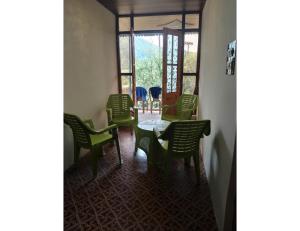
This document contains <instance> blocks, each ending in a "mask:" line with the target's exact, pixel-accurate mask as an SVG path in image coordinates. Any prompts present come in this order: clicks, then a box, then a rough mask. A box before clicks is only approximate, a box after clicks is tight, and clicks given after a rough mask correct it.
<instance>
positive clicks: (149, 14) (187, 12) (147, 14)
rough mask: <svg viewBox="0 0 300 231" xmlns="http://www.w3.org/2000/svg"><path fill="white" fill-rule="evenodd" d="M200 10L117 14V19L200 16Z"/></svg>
mask: <svg viewBox="0 0 300 231" xmlns="http://www.w3.org/2000/svg"><path fill="white" fill-rule="evenodd" d="M200 13H201V10H195V11H175V12H160V13H144V14H119V17H130V16H131V15H132V16H134V17H143V16H160V15H176V14H200Z"/></svg>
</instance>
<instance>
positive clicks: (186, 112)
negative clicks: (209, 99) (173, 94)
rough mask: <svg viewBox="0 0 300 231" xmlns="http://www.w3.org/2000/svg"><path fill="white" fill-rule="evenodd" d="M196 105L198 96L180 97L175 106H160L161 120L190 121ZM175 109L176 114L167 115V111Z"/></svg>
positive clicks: (186, 95)
mask: <svg viewBox="0 0 300 231" xmlns="http://www.w3.org/2000/svg"><path fill="white" fill-rule="evenodd" d="M197 104H198V96H196V95H188V94H183V95H181V96H180V97H179V98H178V100H177V102H176V104H174V105H164V106H162V116H161V119H162V120H168V121H171V122H172V121H176V120H190V119H192V114H193V112H194V111H195V110H196V108H197ZM171 108H176V114H175V115H172V114H168V110H170V109H171Z"/></svg>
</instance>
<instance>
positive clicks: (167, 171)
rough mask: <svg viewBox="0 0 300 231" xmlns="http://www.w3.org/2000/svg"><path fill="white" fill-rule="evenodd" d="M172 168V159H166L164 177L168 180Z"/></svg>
mask: <svg viewBox="0 0 300 231" xmlns="http://www.w3.org/2000/svg"><path fill="white" fill-rule="evenodd" d="M170 168H171V158H168V157H167V158H165V163H164V177H165V179H167V178H168V176H169V173H170Z"/></svg>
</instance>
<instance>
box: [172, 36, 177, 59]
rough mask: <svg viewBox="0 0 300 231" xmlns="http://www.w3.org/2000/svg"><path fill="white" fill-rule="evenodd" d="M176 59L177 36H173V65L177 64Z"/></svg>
mask: <svg viewBox="0 0 300 231" xmlns="http://www.w3.org/2000/svg"><path fill="white" fill-rule="evenodd" d="M177 59H178V36H173V64H177Z"/></svg>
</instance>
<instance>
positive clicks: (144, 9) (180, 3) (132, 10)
mask: <svg viewBox="0 0 300 231" xmlns="http://www.w3.org/2000/svg"><path fill="white" fill-rule="evenodd" d="M97 1H98V2H100V3H101V4H102V5H104V6H105V7H106V8H107V9H108V10H110V11H111V12H113V13H114V14H116V15H124V14H152V13H171V12H183V11H201V10H202V8H203V6H204V3H205V0H97Z"/></svg>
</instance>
